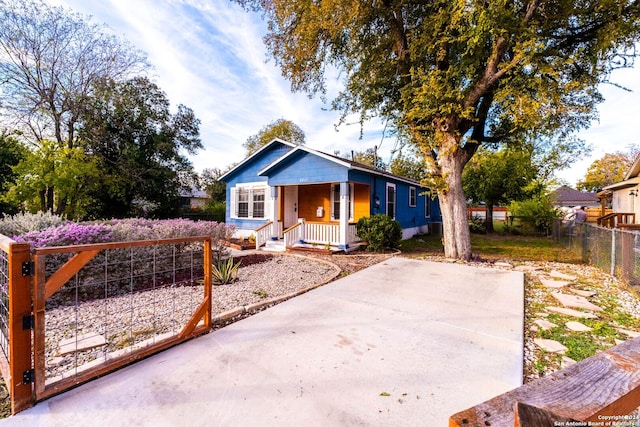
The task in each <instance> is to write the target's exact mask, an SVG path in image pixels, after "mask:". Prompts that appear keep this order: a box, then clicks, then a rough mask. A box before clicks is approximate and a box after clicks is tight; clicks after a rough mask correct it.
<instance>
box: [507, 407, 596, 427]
mask: <svg viewBox="0 0 640 427" xmlns="http://www.w3.org/2000/svg"><path fill="white" fill-rule="evenodd" d="M514 413H515V423H514V427H531V426H536V427H547V426H549V427H551V426H558V425H563V426H566V425H567V424H566V423H567V422H568V421H574V422H579V420H574V419H573V418H567V417H561V416H559V415H556V414H554V413H553V412H550V411H545V410H544V409H540V408H536V407H535V406H531V405H527V404H526V403H522V402H516V404H515V407H514ZM575 425H579V424H575ZM584 425H586V423H585V424H584Z"/></svg>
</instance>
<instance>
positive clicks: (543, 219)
mask: <svg viewBox="0 0 640 427" xmlns="http://www.w3.org/2000/svg"><path fill="white" fill-rule="evenodd" d="M509 212H511V214H512V215H513V216H514V217H516V220H517V221H518V222H520V223H521V224H523V225H525V226H526V227H528V228H530V229H532V230H533V231H536V232H538V233H541V234H545V235H548V234H549V233H550V232H551V229H552V227H553V220H554V219H555V218H557V217H558V211H557V210H556V208H555V207H554V206H553V202H552V200H551V196H550V195H549V194H544V193H541V194H537V195H536V196H534V197H532V198H530V199H527V200H523V201H514V202H511V204H510V205H509ZM525 231H527V230H525Z"/></svg>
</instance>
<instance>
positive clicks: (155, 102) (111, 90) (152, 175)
mask: <svg viewBox="0 0 640 427" xmlns="http://www.w3.org/2000/svg"><path fill="white" fill-rule="evenodd" d="M82 118H83V121H82V126H81V130H80V132H79V133H80V135H81V137H82V138H83V140H85V141H87V144H88V148H89V151H90V152H91V153H92V155H93V156H95V157H96V159H97V160H98V161H99V162H100V164H101V173H102V180H101V183H100V186H99V188H97V189H96V191H93V192H92V193H91V195H92V197H93V198H94V199H95V205H94V209H95V212H94V213H93V214H94V215H96V216H103V217H123V216H127V215H133V214H136V213H140V212H136V210H135V206H136V205H138V206H142V207H144V209H143V211H144V212H142V213H143V214H146V215H149V214H151V215H156V216H166V215H169V214H172V213H174V212H175V211H176V209H177V207H178V206H179V203H178V200H179V192H178V191H179V188H180V186H181V183H182V182H189V181H191V180H192V179H190V178H192V177H191V175H192V174H193V168H192V165H191V162H190V161H189V160H188V159H187V157H186V156H185V155H184V154H183V152H186V153H191V154H194V153H195V152H196V151H197V150H199V149H201V148H202V143H201V142H200V136H199V123H200V122H199V120H198V119H197V118H196V117H195V116H194V114H193V111H192V110H191V109H189V108H187V107H185V106H183V105H179V106H178V108H177V112H176V113H174V114H172V113H171V112H170V109H169V100H168V99H167V96H166V94H165V93H164V92H163V91H162V90H161V89H160V88H159V87H158V86H157V85H156V84H154V83H153V82H151V81H150V80H149V79H147V78H145V77H136V78H134V79H131V80H129V81H126V82H123V83H117V82H113V81H110V80H105V81H103V82H102V84H100V85H96V88H95V90H94V93H93V94H92V96H91V98H90V99H89V100H88V102H87V108H86V111H85V112H84V113H83V116H82ZM149 210H151V211H149Z"/></svg>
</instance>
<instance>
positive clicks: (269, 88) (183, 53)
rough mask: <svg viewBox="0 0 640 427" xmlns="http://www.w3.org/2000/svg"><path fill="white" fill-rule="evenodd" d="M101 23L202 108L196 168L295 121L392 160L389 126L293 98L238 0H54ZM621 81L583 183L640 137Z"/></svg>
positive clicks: (324, 144)
mask: <svg viewBox="0 0 640 427" xmlns="http://www.w3.org/2000/svg"><path fill="white" fill-rule="evenodd" d="M53 2H54V3H56V4H63V5H66V6H67V7H69V8H71V9H73V10H74V11H77V12H80V13H82V14H89V15H93V16H94V21H95V22H98V23H103V22H104V23H106V24H107V25H109V26H110V27H111V28H112V29H113V31H114V32H115V33H116V34H119V35H122V36H124V37H125V38H126V39H127V40H129V42H130V43H131V44H132V45H134V46H135V47H137V48H139V49H142V50H143V51H145V52H147V53H148V55H149V60H150V62H151V63H152V64H153V65H154V66H155V75H156V77H157V79H156V80H157V82H158V84H159V86H160V87H161V88H162V89H163V90H164V91H165V92H166V93H167V95H168V97H169V100H170V101H171V103H172V105H174V106H175V105H177V104H184V105H186V106H188V107H190V108H192V109H193V110H194V112H195V114H196V116H197V117H198V118H199V119H200V120H201V126H200V134H201V138H202V141H203V144H204V145H205V150H204V151H202V152H200V153H199V154H198V155H196V156H194V157H193V162H194V165H195V167H196V169H198V170H201V169H203V168H205V167H219V168H224V167H225V166H227V165H229V164H231V163H232V162H237V161H240V160H241V159H242V156H243V154H244V150H243V149H242V143H243V142H244V141H245V140H246V139H247V137H249V136H250V135H253V134H255V133H257V132H258V131H259V130H260V129H261V128H262V127H263V126H264V125H266V124H267V123H269V122H271V121H273V120H275V119H278V118H286V119H289V120H292V121H293V122H294V123H296V124H297V125H298V126H300V127H301V128H302V129H303V130H304V131H305V133H306V135H307V144H308V145H309V146H310V147H312V148H316V149H319V150H323V151H326V152H329V153H333V152H334V151H335V150H340V151H342V152H349V151H350V150H358V151H362V150H366V149H367V148H373V146H374V145H377V146H380V145H381V142H382V146H381V149H380V154H381V156H382V157H383V159H384V160H385V161H387V160H388V158H389V153H390V151H391V149H392V148H393V145H394V143H395V141H394V140H393V139H391V140H386V139H385V140H384V141H383V140H382V138H381V136H382V130H383V128H384V123H381V122H380V121H379V120H372V121H371V122H369V123H367V124H366V126H365V129H364V134H363V137H362V139H360V126H359V124H358V123H357V118H356V119H355V120H353V121H355V122H356V124H350V125H342V126H340V128H339V131H338V132H336V131H335V129H334V124H336V123H337V122H338V120H339V117H340V116H339V113H337V112H332V111H327V108H328V106H327V105H323V104H322V102H321V101H320V100H319V99H309V98H308V97H307V96H306V95H305V94H293V93H291V91H290V85H289V82H287V81H286V80H285V79H284V78H283V77H282V76H281V74H280V70H279V69H278V68H277V67H276V66H275V65H274V62H273V61H272V60H269V57H268V55H267V53H266V48H265V46H264V44H263V42H262V36H263V34H264V33H265V32H266V24H265V23H264V22H262V21H261V18H260V16H259V15H258V14H255V13H250V12H247V11H245V10H243V9H242V8H240V7H239V6H238V5H237V4H235V3H233V2H229V1H228V0H135V1H130V0H129V1H125V0H105V1H100V2H96V1H86V0H54V1H53ZM329 75H330V77H329V81H328V82H327V83H328V86H329V99H331V96H332V95H335V94H336V93H337V91H338V88H339V87H340V83H339V81H338V78H339V75H338V74H337V73H335V72H334V73H330V74H329ZM613 79H614V81H616V82H619V83H621V84H622V85H625V86H627V87H629V88H631V89H633V90H634V92H632V93H628V92H624V91H622V90H620V89H617V88H614V87H603V89H602V91H603V94H604V95H605V97H606V99H607V100H606V102H604V103H603V104H602V105H601V106H600V122H599V123H594V125H593V126H592V128H591V129H589V130H586V131H583V132H581V134H580V137H582V138H583V139H585V140H586V141H587V142H588V143H589V144H591V145H592V146H594V151H593V154H592V156H591V157H590V158H589V159H586V160H583V161H581V162H577V163H575V164H574V165H573V166H572V168H571V169H568V170H566V171H561V172H560V173H559V174H558V175H559V176H560V177H561V178H563V179H565V180H567V181H568V182H569V183H571V184H574V183H575V181H576V180H578V179H580V178H581V177H582V176H584V173H585V172H586V169H587V167H588V166H589V164H590V163H591V162H592V161H593V160H594V159H596V158H599V157H602V155H603V154H604V153H606V152H613V151H618V150H624V149H625V148H626V146H628V145H629V144H632V143H640V138H638V137H637V136H636V135H637V131H636V129H635V126H634V125H635V123H634V121H635V120H636V118H637V117H640V102H639V98H638V93H639V92H640V73H638V72H637V70H619V71H617V72H616V73H614V75H613Z"/></svg>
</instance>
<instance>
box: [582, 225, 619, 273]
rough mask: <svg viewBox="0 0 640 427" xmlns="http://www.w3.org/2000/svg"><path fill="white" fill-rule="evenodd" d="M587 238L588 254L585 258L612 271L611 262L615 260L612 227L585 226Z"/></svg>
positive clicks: (607, 270) (603, 268) (605, 269)
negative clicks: (613, 257)
mask: <svg viewBox="0 0 640 427" xmlns="http://www.w3.org/2000/svg"><path fill="white" fill-rule="evenodd" d="M585 238H586V244H585V247H586V252H587V253H586V256H585V257H584V258H583V259H585V260H586V261H587V262H589V264H591V265H594V266H596V267H598V268H599V269H601V270H603V271H606V272H607V273H610V272H611V263H612V261H613V259H612V254H615V252H612V250H613V248H612V246H611V244H612V241H613V238H614V234H613V233H612V230H611V229H607V228H601V227H592V226H585Z"/></svg>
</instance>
